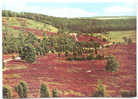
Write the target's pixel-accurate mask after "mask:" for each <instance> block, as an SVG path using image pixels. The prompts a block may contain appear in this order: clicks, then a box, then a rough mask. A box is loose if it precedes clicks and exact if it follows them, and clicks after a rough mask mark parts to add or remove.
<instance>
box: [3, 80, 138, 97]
mask: <svg viewBox="0 0 138 99" xmlns="http://www.w3.org/2000/svg"><path fill="white" fill-rule="evenodd" d="M15 90H16V92H17V93H18V96H19V97H20V98H27V97H28V96H27V94H28V87H27V83H26V82H25V81H21V82H20V83H19V84H18V85H17V86H16V87H15ZM120 95H121V96H122V97H135V96H136V91H123V90H120ZM48 97H50V92H49V89H48V86H47V85H46V84H45V83H41V85H40V98H48ZM52 97H59V94H58V90H57V89H56V88H54V89H53V90H52ZM92 97H107V92H106V88H105V86H104V84H103V83H102V81H101V80H98V85H97V88H96V90H95V91H94V93H93V95H92ZM3 98H5V99H10V98H13V97H12V91H11V88H10V87H8V86H4V87H3Z"/></svg>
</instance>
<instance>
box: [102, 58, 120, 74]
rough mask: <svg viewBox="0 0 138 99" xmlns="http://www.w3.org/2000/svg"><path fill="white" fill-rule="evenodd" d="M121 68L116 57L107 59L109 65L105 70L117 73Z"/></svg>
mask: <svg viewBox="0 0 138 99" xmlns="http://www.w3.org/2000/svg"><path fill="white" fill-rule="evenodd" d="M119 67H120V65H119V63H118V61H117V60H116V59H115V57H114V56H109V57H107V64H106V66H105V69H106V70H107V71H110V72H116V71H118V69H119Z"/></svg>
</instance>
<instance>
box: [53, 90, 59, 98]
mask: <svg viewBox="0 0 138 99" xmlns="http://www.w3.org/2000/svg"><path fill="white" fill-rule="evenodd" d="M52 93H53V97H58V90H57V89H55V88H54V89H53V90H52Z"/></svg>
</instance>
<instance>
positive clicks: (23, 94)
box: [3, 81, 58, 99]
mask: <svg viewBox="0 0 138 99" xmlns="http://www.w3.org/2000/svg"><path fill="white" fill-rule="evenodd" d="M15 91H16V92H17V93H18V96H19V97H20V98H27V97H28V96H27V94H28V87H27V83H26V82H25V81H21V82H20V83H19V84H18V85H17V86H16V87H15ZM52 96H53V97H58V90H57V89H56V88H54V89H53V90H52ZM46 97H50V93H49V89H48V87H47V85H46V84H44V83H42V84H41V85H40V98H46ZM3 98H6V99H10V98H12V92H11V88H10V87H9V86H4V87H3Z"/></svg>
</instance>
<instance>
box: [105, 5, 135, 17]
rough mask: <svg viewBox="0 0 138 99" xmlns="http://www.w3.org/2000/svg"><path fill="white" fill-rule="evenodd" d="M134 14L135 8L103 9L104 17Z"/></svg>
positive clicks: (117, 7) (115, 7) (112, 7)
mask: <svg viewBox="0 0 138 99" xmlns="http://www.w3.org/2000/svg"><path fill="white" fill-rule="evenodd" d="M135 13H136V9H135V8H129V7H125V6H111V7H107V8H104V14H105V15H111V16H114V15H119V16H120V15H127V14H133V15H134V14H135Z"/></svg>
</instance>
